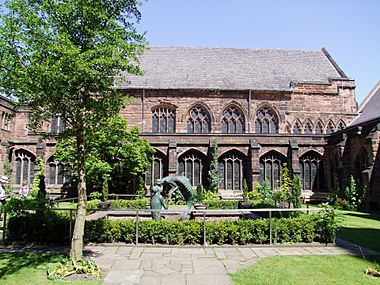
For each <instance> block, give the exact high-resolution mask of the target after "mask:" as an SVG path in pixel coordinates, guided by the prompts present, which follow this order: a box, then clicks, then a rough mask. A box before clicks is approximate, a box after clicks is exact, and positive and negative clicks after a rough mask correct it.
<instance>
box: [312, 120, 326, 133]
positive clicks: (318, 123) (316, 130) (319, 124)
mask: <svg viewBox="0 0 380 285" xmlns="http://www.w3.org/2000/svg"><path fill="white" fill-rule="evenodd" d="M324 129H325V125H324V124H323V122H322V120H321V119H318V120H317V121H316V122H315V125H314V133H315V134H316V135H321V134H324V133H325V132H324Z"/></svg>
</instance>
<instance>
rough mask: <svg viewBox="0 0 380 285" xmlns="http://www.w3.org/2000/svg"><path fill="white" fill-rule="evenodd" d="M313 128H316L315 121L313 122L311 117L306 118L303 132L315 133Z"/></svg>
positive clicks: (307, 133) (306, 133)
mask: <svg viewBox="0 0 380 285" xmlns="http://www.w3.org/2000/svg"><path fill="white" fill-rule="evenodd" d="M313 130H314V125H313V123H312V122H311V120H310V119H306V120H305V121H304V123H303V133H304V134H305V135H311V134H313Z"/></svg>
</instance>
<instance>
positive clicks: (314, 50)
mask: <svg viewBox="0 0 380 285" xmlns="http://www.w3.org/2000/svg"><path fill="white" fill-rule="evenodd" d="M152 48H153V49H154V48H179V49H180V48H183V49H235V50H276V51H303V52H317V53H320V52H321V50H319V49H294V48H265V47H258V48H255V47H225V46H164V45H163V46H149V47H148V49H152Z"/></svg>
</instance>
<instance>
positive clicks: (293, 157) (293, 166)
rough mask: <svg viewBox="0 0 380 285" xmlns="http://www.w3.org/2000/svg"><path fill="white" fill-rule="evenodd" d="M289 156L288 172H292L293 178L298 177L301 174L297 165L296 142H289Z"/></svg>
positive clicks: (297, 150) (297, 147)
mask: <svg viewBox="0 0 380 285" xmlns="http://www.w3.org/2000/svg"><path fill="white" fill-rule="evenodd" d="M289 155H290V157H289V158H288V160H289V162H290V165H288V168H289V170H292V173H293V177H295V176H299V175H300V174H301V168H300V163H299V146H298V144H297V140H295V139H293V140H289Z"/></svg>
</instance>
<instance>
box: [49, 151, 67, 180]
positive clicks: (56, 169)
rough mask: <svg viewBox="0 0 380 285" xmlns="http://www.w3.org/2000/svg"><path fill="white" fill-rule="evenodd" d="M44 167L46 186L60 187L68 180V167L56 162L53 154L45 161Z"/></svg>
mask: <svg viewBox="0 0 380 285" xmlns="http://www.w3.org/2000/svg"><path fill="white" fill-rule="evenodd" d="M45 165H46V171H45V177H46V178H47V184H50V185H62V184H64V183H65V182H67V181H68V180H69V177H70V170H69V167H68V165H65V164H64V163H62V162H60V161H57V160H56V159H55V157H54V154H53V155H51V156H50V157H49V158H48V159H47V160H46V161H45Z"/></svg>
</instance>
